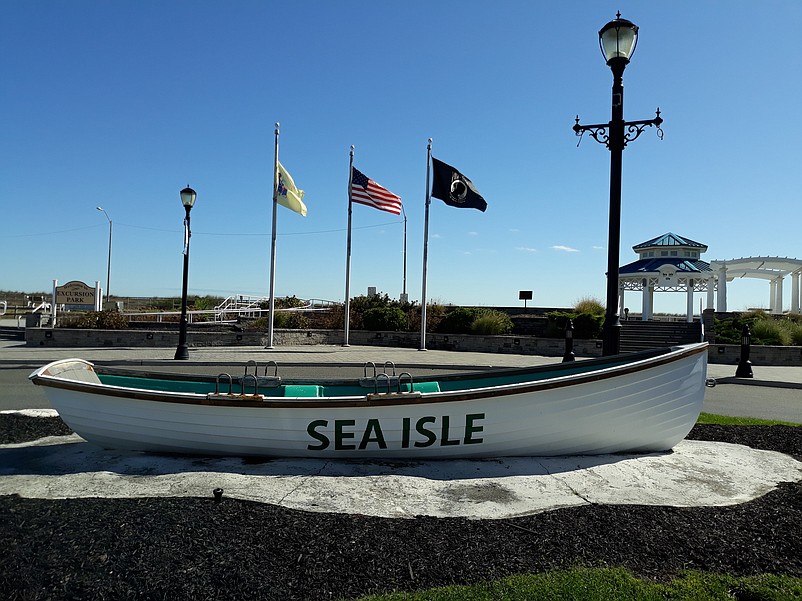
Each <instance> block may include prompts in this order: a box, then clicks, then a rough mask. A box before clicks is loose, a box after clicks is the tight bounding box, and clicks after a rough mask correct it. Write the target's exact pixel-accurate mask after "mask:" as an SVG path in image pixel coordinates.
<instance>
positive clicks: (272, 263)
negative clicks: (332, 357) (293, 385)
mask: <svg viewBox="0 0 802 601" xmlns="http://www.w3.org/2000/svg"><path fill="white" fill-rule="evenodd" d="M275 133H276V141H275V145H274V149H273V236H272V238H271V241H270V314H269V316H268V326H267V332H268V333H267V346H266V347H265V348H267V349H272V348H273V311H274V310H275V308H276V303H275V290H276V212H277V211H276V208H277V207H278V199H277V198H276V192H277V190H278V136H279V123H278V122H276V132H275Z"/></svg>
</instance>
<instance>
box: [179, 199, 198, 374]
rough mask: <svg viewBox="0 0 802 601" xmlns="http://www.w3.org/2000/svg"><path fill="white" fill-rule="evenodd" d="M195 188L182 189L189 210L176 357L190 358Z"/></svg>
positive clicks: (185, 206) (185, 205)
mask: <svg viewBox="0 0 802 601" xmlns="http://www.w3.org/2000/svg"><path fill="white" fill-rule="evenodd" d="M196 196H197V194H195V190H193V189H192V188H190V187H189V186H187V187H186V188H184V189H183V190H181V204H182V205H184V210H185V211H186V212H187V214H186V216H185V217H184V285H183V288H182V289H181V323H180V324H179V330H178V348H176V349H175V357H174V358H175V359H189V349H188V348H187V277H188V276H189V239H190V237H191V236H192V232H191V230H190V229H189V212H190V211H191V210H192V205H194V204H195V197H196Z"/></svg>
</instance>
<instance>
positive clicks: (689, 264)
mask: <svg viewBox="0 0 802 601" xmlns="http://www.w3.org/2000/svg"><path fill="white" fill-rule="evenodd" d="M663 265H673V266H674V267H675V268H676V270H677V271H678V272H680V273H702V272H708V271H713V270H712V269H711V268H710V263H706V262H705V261H700V260H698V259H695V260H689V259H683V258H681V257H653V258H649V259H638V260H637V261H634V262H633V263H629V264H628V265H624V266H622V267H619V268H618V273H619V274H620V275H626V274H637V273H654V272H656V271H658V270H659V269H660V267H662V266H663Z"/></svg>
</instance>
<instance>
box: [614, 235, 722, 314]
mask: <svg viewBox="0 0 802 601" xmlns="http://www.w3.org/2000/svg"><path fill="white" fill-rule="evenodd" d="M632 250H634V251H635V252H636V253H638V257H639V258H638V260H637V261H634V262H633V263H629V264H628V265H624V266H622V267H619V269H618V292H619V306H621V307H622V306H623V305H624V293H625V292H626V291H627V290H638V291H640V292H641V294H642V299H643V300H642V310H641V319H642V320H644V321H647V320H649V319H651V318H652V315H653V314H654V294H655V292H684V293H685V294H686V296H687V315H686V318H687V321H689V322H690V321H693V293H694V292H703V291H707V306H708V308H712V307H713V294H714V292H715V289H716V280H715V273H714V272H713V270H712V269H711V267H710V263H706V262H705V261H702V260H701V259H700V257H701V255H702V253H704V252H706V251H707V246H706V245H705V244H701V243H700V242H695V241H693V240H690V239H689V238H683V237H682V236H678V235H676V234H672V233H670V232H669V233H667V234H663V235H662V236H658V237H657V238H652V239H651V240H647V241H646V242H641V243H640V244H636V245H635V246H633V247H632Z"/></svg>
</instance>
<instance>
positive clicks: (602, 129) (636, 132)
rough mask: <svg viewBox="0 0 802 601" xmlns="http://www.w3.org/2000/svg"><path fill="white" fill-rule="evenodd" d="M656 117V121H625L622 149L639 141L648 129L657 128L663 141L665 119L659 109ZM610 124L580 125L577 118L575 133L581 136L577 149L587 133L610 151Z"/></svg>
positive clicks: (658, 135) (658, 134)
mask: <svg viewBox="0 0 802 601" xmlns="http://www.w3.org/2000/svg"><path fill="white" fill-rule="evenodd" d="M655 114H656V116H655V118H654V119H647V120H643V121H624V122H623V126H624V135H623V138H622V146H621V147H622V148H623V147H625V146H626V145H627V144H628V143H629V142H633V141H634V140H637V139H638V137H639V136H640V135H641V134H642V133H643V130H644V129H646V128H647V127H653V126H654V127H656V128H657V137H658V138H660V139H661V140H662V139H663V129H662V128H661V127H660V126H661V125H662V123H663V118H662V117H661V116H660V109H657V111H656V113H655ZM610 126H611V124H610V123H594V124H593V125H580V124H579V115H577V117H576V123H575V124H574V127H573V130H574V133H575V134H576V135H577V136H579V142H577V143H576V145H577V148H578V147H579V145H580V144H581V143H582V136H583V135H584V134H585V132H588V133H589V134H590V136H591V137H592V138H593V139H594V140H596V141H597V142H598V143H599V144H604V145H605V146H606V147H607V148H608V149H610Z"/></svg>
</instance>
